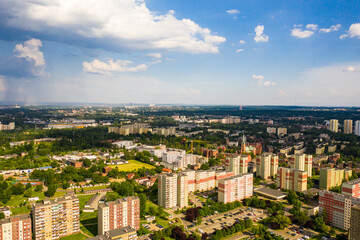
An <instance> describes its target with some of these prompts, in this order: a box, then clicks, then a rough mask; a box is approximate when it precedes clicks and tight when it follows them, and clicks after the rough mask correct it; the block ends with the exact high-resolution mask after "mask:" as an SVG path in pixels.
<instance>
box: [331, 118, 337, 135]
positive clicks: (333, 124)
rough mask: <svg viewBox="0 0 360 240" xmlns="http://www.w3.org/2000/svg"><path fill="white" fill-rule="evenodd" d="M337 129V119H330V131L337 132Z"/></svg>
mask: <svg viewBox="0 0 360 240" xmlns="http://www.w3.org/2000/svg"><path fill="white" fill-rule="evenodd" d="M338 130H339V121H338V120H337V119H330V131H332V132H335V133H337V132H338Z"/></svg>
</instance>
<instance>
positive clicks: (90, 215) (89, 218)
mask: <svg viewBox="0 0 360 240" xmlns="http://www.w3.org/2000/svg"><path fill="white" fill-rule="evenodd" d="M80 229H81V230H82V231H83V232H84V233H86V234H88V235H89V236H96V235H97V232H98V211H95V212H82V213H80Z"/></svg>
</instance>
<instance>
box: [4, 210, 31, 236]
mask: <svg viewBox="0 0 360 240" xmlns="http://www.w3.org/2000/svg"><path fill="white" fill-rule="evenodd" d="M31 239H32V234H31V217H30V215H29V214H24V215H15V216H11V217H9V218H4V219H1V220H0V240H31Z"/></svg>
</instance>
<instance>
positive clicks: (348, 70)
mask: <svg viewBox="0 0 360 240" xmlns="http://www.w3.org/2000/svg"><path fill="white" fill-rule="evenodd" d="M344 72H355V68H354V67H353V66H349V67H346V68H345V69H344Z"/></svg>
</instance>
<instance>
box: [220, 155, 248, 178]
mask: <svg viewBox="0 0 360 240" xmlns="http://www.w3.org/2000/svg"><path fill="white" fill-rule="evenodd" d="M249 162H251V156H250V155H240V156H232V157H226V159H225V168H226V170H227V171H231V172H233V173H234V174H235V175H238V174H240V173H247V172H248V165H249Z"/></svg>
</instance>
